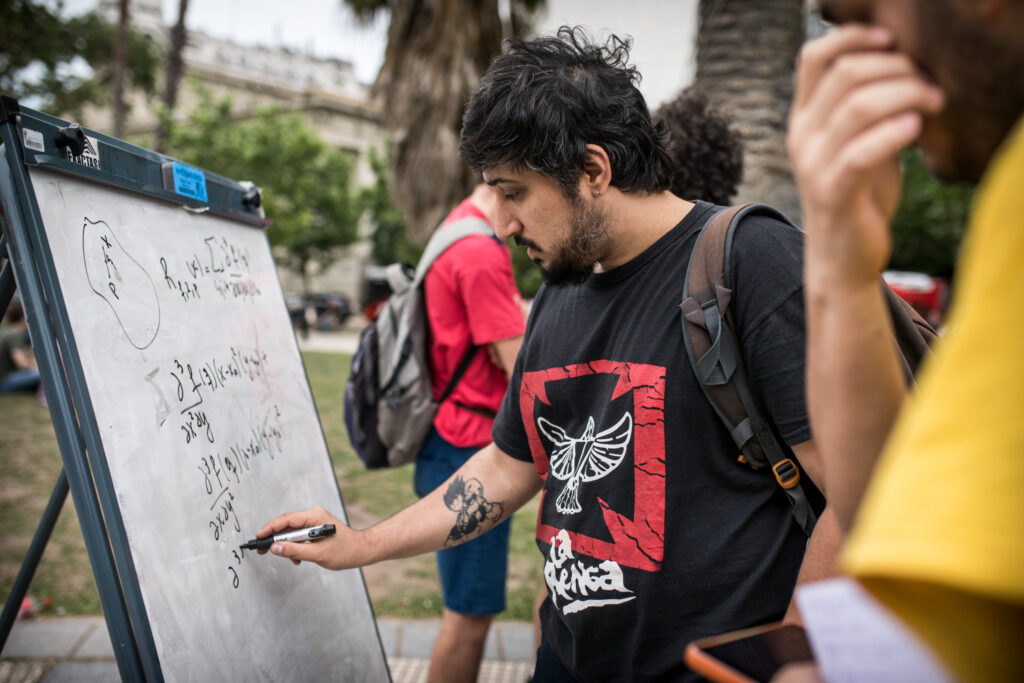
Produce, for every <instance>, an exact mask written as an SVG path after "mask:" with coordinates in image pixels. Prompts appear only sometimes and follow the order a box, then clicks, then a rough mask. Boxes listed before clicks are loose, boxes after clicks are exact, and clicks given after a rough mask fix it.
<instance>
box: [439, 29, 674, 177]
mask: <svg viewBox="0 0 1024 683" xmlns="http://www.w3.org/2000/svg"><path fill="white" fill-rule="evenodd" d="M506 45H507V51H506V52H505V54H503V55H501V56H499V57H498V58H497V59H495V60H494V63H493V64H492V65H491V69H490V71H488V72H487V75H485V76H484V78H483V79H482V81H481V83H480V87H479V89H478V90H477V91H476V92H475V93H474V94H473V97H472V98H471V99H470V101H469V105H468V106H467V108H466V112H465V115H464V116H463V118H462V140H461V144H460V146H459V151H460V152H461V154H462V156H463V157H464V158H465V159H466V161H468V162H469V164H470V165H471V166H472V167H473V168H474V169H476V170H477V171H482V170H484V169H487V168H493V167H494V166H498V165H501V164H511V165H512V166H513V168H526V169H529V170H531V171H535V172H537V173H540V174H541V175H544V176H546V177H548V178H550V179H551V180H553V181H554V182H555V183H557V184H558V185H559V186H560V187H561V188H562V189H563V191H564V192H565V193H566V194H567V195H568V196H576V194H577V192H578V183H579V179H580V174H582V173H583V170H584V166H583V165H584V161H585V159H586V146H587V145H588V144H594V145H598V146H599V147H601V148H603V149H604V150H605V151H606V152H607V153H608V158H609V160H610V162H611V167H612V180H611V184H612V185H614V186H616V187H617V188H619V189H620V190H622V191H623V192H632V191H636V192H644V193H652V192H660V191H664V190H667V189H668V187H669V180H670V179H671V167H670V160H669V156H668V151H667V144H668V131H667V129H666V128H665V127H664V125H661V126H657V125H655V124H654V123H653V121H652V120H651V115H650V112H649V111H648V109H647V103H646V102H645V101H644V98H643V95H641V94H640V90H639V89H638V88H637V87H636V83H637V82H638V81H639V80H640V74H639V73H638V72H637V70H636V67H634V66H632V65H630V64H628V60H629V48H630V40H629V39H628V38H627V39H622V38H619V37H617V36H611V37H610V38H609V39H608V41H607V43H606V44H605V45H603V46H602V45H596V44H594V43H593V42H591V39H590V38H589V36H588V35H587V34H586V33H585V32H584V31H583V29H581V28H579V27H576V28H570V27H568V26H563V27H561V28H560V29H559V30H558V33H557V35H555V36H544V37H539V38H534V39H531V40H520V39H511V40H509V41H508V42H507V43H506Z"/></svg>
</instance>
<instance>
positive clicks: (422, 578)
mask: <svg viewBox="0 0 1024 683" xmlns="http://www.w3.org/2000/svg"><path fill="white" fill-rule="evenodd" d="M303 359H304V360H305V363H306V372H307V374H308V376H309V378H310V384H311V386H312V388H313V396H314V398H315V399H316V404H317V410H318V412H319V413H320V422H321V424H322V425H323V429H324V435H325V436H326V438H327V445H328V448H329V450H330V453H331V459H332V461H333V463H334V471H335V474H336V475H337V477H338V482H339V483H340V485H341V493H342V497H343V498H344V501H345V508H346V512H347V513H348V516H349V520H350V522H351V523H352V524H353V525H354V526H355V527H357V528H361V527H365V526H368V525H370V524H372V523H374V522H375V521H377V520H380V519H382V518H384V517H387V516H388V515H390V514H393V513H394V512H396V511H398V510H399V509H400V508H402V507H404V506H405V505H407V504H408V503H411V502H412V501H413V500H415V498H416V496H415V494H414V493H413V490H412V474H413V468H412V467H411V466H409V467H403V468H400V469H396V470H377V471H373V472H370V471H368V470H366V469H365V468H364V467H363V465H362V463H361V462H360V461H359V459H358V458H357V457H356V456H355V454H354V453H353V452H352V450H351V448H350V447H349V443H348V436H347V434H346V432H345V425H344V420H343V419H342V388H343V386H344V383H345V378H346V377H347V376H348V367H349V363H350V360H351V358H350V357H349V356H347V355H343V354H332V353H305V354H303ZM61 467H62V464H61V459H60V451H59V449H58V448H57V441H56V438H55V437H54V432H53V425H52V424H51V422H50V413H49V410H48V409H47V408H46V407H45V406H43V405H40V403H39V402H38V401H37V400H36V398H35V397H34V396H21V395H18V396H10V395H4V396H0V594H2V596H3V599H6V597H7V595H8V594H9V593H10V590H11V586H12V585H13V584H14V578H15V576H16V575H17V573H18V569H19V568H20V566H21V561H22V559H23V558H24V556H25V553H26V551H27V550H28V546H29V543H30V542H31V541H32V536H33V535H34V534H35V530H36V527H37V526H38V524H39V520H40V518H41V517H42V513H43V510H44V509H45V507H46V503H47V501H48V500H49V497H50V493H51V491H52V490H53V485H54V484H55V483H56V481H57V476H58V474H59V473H60V470H61ZM315 503H316V501H310V504H311V505H312V504H315ZM536 519H537V501H536V500H534V501H531V502H530V503H528V504H527V505H525V506H524V507H523V508H522V509H521V510H519V511H518V512H517V513H516V515H515V518H514V520H513V522H512V540H511V548H510V551H509V580H508V608H507V609H506V611H505V612H504V613H503V614H502V616H501V617H500V618H504V619H516V620H524V621H525V620H529V619H530V615H531V609H532V606H533V599H534V596H535V595H536V594H537V591H538V590H539V588H540V586H541V582H542V578H541V564H542V561H541V556H540V553H539V552H538V551H537V546H536V545H535V544H534V540H533V530H534V524H535V523H536ZM364 574H365V577H366V583H367V587H368V589H369V592H370V599H371V600H372V602H373V606H374V610H375V611H376V613H377V616H379V617H380V616H401V617H414V618H419V617H433V616H439V615H440V614H441V594H440V590H439V588H438V581H437V570H436V568H435V565H434V559H433V556H432V555H430V556H421V557H415V558H409V559H405V560H395V561H391V562H382V563H380V564H377V565H373V566H371V567H368V568H366V570H365V571H364ZM28 594H29V596H31V597H33V598H35V599H36V601H37V604H38V603H39V602H40V601H42V600H43V599H45V598H49V599H50V600H51V601H52V607H51V608H50V609H49V610H47V612H48V613H54V612H60V613H68V614H99V613H100V603H99V597H98V596H97V593H96V587H95V584H94V582H93V579H92V572H91V570H90V568H89V561H88V558H87V557H86V553H85V544H84V542H83V540H82V534H81V531H80V530H79V528H78V521H77V518H76V516H75V511H74V506H73V505H72V504H71V500H70V497H69V499H68V501H67V503H66V504H65V506H64V509H63V511H62V512H61V515H60V519H59V520H58V522H57V526H56V528H55V529H54V532H53V536H52V537H51V538H50V542H49V544H48V545H47V547H46V552H45V553H44V555H43V559H42V562H41V563H40V565H39V569H38V570H37V572H36V576H35V578H34V579H33V581H32V585H31V586H30V588H29V591H28Z"/></svg>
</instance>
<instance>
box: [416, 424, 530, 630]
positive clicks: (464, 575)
mask: <svg viewBox="0 0 1024 683" xmlns="http://www.w3.org/2000/svg"><path fill="white" fill-rule="evenodd" d="M478 450H480V449H479V448H474V447H470V448H459V447H458V446H453V445H451V444H450V443H448V442H447V441H445V440H444V439H443V438H442V437H441V435H440V434H438V433H437V430H436V429H433V428H431V430H430V434H429V435H428V436H427V439H426V441H425V442H424V443H423V448H422V449H421V450H420V453H419V456H418V457H417V459H416V476H415V487H416V494H417V495H419V496H420V497H422V496H425V495H427V494H428V493H430V492H431V491H433V490H434V489H436V488H437V487H438V486H440V485H441V484H443V483H444V482H445V480H447V479H448V477H450V476H451V475H452V474H454V473H455V470H457V469H459V467H461V466H462V465H463V464H464V463H465V462H466V461H467V460H469V457H470V456H471V455H473V454H474V453H476V452H477V451H478ZM511 523H512V520H511V519H506V520H505V521H504V522H502V523H501V524H499V525H498V526H496V527H494V528H493V529H491V530H490V531H488V532H487V533H485V534H483V535H482V536H477V537H476V538H474V539H473V540H472V541H467V542H466V543H463V544H462V545H457V546H455V547H454V548H445V549H444V550H439V551H438V552H437V571H438V574H440V576H441V594H442V595H443V596H444V606H445V607H446V608H448V609H449V610H451V611H452V612H455V613H457V614H465V615H468V616H488V615H494V614H498V613H499V612H503V611H504V610H505V580H506V578H507V576H508V536H509V529H510V528H511Z"/></svg>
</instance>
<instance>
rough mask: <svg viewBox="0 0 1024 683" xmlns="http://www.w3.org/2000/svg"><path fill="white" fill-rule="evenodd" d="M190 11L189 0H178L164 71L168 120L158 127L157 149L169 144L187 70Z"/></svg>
mask: <svg viewBox="0 0 1024 683" xmlns="http://www.w3.org/2000/svg"><path fill="white" fill-rule="evenodd" d="M187 12H188V0H178V21H177V23H175V24H174V28H172V29H171V40H170V44H169V45H168V47H167V69H166V71H165V72H164V94H163V98H162V99H163V104H164V107H166V109H167V117H168V120H161V122H160V125H159V126H158V127H157V129H156V143H155V147H156V151H158V152H163V151H164V146H165V145H166V144H167V135H168V132H169V131H168V126H169V125H170V120H169V119H170V117H171V116H173V115H174V107H175V106H176V105H177V104H178V86H179V85H180V83H181V76H182V74H183V73H184V71H185V62H184V59H183V56H182V53H184V51H185V40H186V38H187V37H188V36H187V34H186V31H185V14H186V13H187Z"/></svg>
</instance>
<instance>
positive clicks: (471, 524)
mask: <svg viewBox="0 0 1024 683" xmlns="http://www.w3.org/2000/svg"><path fill="white" fill-rule="evenodd" d="M444 504H445V505H446V506H448V509H449V510H451V511H452V512H454V513H455V526H453V527H452V530H451V531H449V532H448V538H446V539H445V541H444V544H445V546H446V547H447V546H451V545H455V544H457V543H460V542H461V541H464V540H466V539H468V538H470V537H471V536H474V535H476V534H482V533H483V532H484V531H487V528H489V527H487V528H485V527H484V522H491V525H492V526H493V525H494V524H497V522H498V520H500V519H501V517H502V515H503V514H504V513H505V506H504V505H502V504H501V503H492V502H490V501H489V500H487V499H486V498H484V485H483V484H481V483H480V480H479V479H470V480H469V481H466V480H465V479H463V478H462V477H459V476H456V477H455V479H453V480H452V483H450V484H449V485H448V490H446V491H445V492H444Z"/></svg>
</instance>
